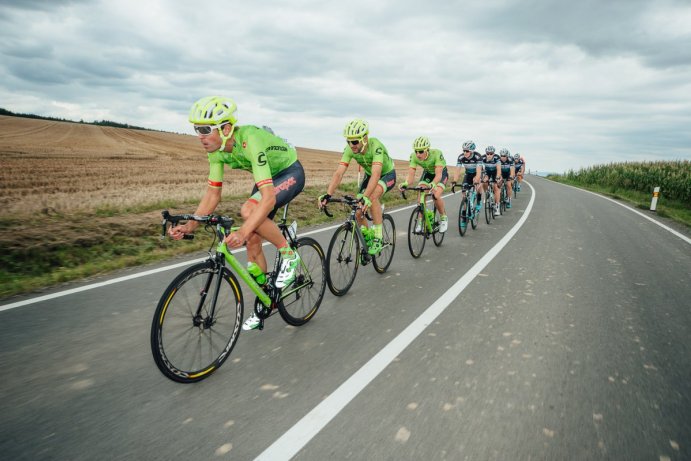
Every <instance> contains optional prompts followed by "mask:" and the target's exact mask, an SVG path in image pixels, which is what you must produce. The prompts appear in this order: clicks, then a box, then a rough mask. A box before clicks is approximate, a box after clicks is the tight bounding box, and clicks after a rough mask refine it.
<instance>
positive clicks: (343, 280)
mask: <svg viewBox="0 0 691 461" xmlns="http://www.w3.org/2000/svg"><path fill="white" fill-rule="evenodd" d="M327 203H343V204H344V206H345V207H346V209H348V208H349V209H350V212H349V214H348V217H347V218H346V220H345V222H344V223H343V224H341V225H340V226H338V229H336V232H334V235H333V237H331V241H330V242H329V248H328V250H327V251H326V261H327V264H326V267H327V270H326V282H327V285H328V286H329V290H330V291H331V293H333V294H334V295H335V296H343V295H344V294H346V293H347V292H348V290H350V287H351V286H353V282H354V281H355V275H356V274H357V270H358V266H359V265H360V264H362V265H363V266H366V265H367V264H369V263H370V262H371V263H372V265H373V266H374V270H375V271H377V272H378V273H380V274H383V273H384V272H386V270H387V269H388V268H389V266H390V265H391V260H392V259H393V254H394V251H395V249H396V226H395V224H394V221H393V218H392V217H391V215H388V214H386V213H384V216H383V218H384V219H383V222H382V250H381V252H380V253H379V254H377V255H375V256H372V255H370V254H369V253H368V250H369V247H370V245H371V243H372V239H373V238H374V235H373V229H372V228H371V221H372V218H371V216H370V215H369V214H368V213H365V217H366V219H367V220H368V224H370V226H368V227H367V228H365V229H362V228H361V227H360V226H359V225H358V222H357V219H356V214H357V210H358V209H360V207H361V205H362V204H361V202H360V200H359V199H357V198H355V197H353V196H350V195H345V196H343V197H341V198H335V197H330V198H329V199H328V200H327ZM322 211H323V212H324V214H326V215H327V216H328V217H330V218H332V217H333V214H331V213H330V212H329V210H328V208H327V207H326V206H323V207H322Z"/></svg>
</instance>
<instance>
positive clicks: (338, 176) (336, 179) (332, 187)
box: [326, 162, 348, 195]
mask: <svg viewBox="0 0 691 461" xmlns="http://www.w3.org/2000/svg"><path fill="white" fill-rule="evenodd" d="M347 169H348V164H347V163H343V162H341V163H339V165H338V168H336V171H335V172H334V175H333V177H332V178H331V183H329V187H327V188H326V193H327V194H329V195H333V193H334V192H336V188H337V187H338V185H339V184H341V181H342V180H343V175H344V174H345V172H346V170H347Z"/></svg>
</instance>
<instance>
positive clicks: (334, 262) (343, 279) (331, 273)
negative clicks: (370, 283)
mask: <svg viewBox="0 0 691 461" xmlns="http://www.w3.org/2000/svg"><path fill="white" fill-rule="evenodd" d="M354 225H356V224H351V223H350V222H347V223H345V224H342V225H341V226H340V227H339V228H338V229H336V232H335V233H334V235H333V237H331V242H329V249H328V251H327V253H326V263H327V264H326V281H327V283H328V285H329V290H330V291H331V293H333V294H334V295H335V296H343V295H344V294H346V293H347V292H348V290H349V289H350V287H351V286H352V285H353V282H354V281H355V274H357V269H358V265H359V264H360V241H359V240H358V238H357V235H355V232H353V228H352V226H354Z"/></svg>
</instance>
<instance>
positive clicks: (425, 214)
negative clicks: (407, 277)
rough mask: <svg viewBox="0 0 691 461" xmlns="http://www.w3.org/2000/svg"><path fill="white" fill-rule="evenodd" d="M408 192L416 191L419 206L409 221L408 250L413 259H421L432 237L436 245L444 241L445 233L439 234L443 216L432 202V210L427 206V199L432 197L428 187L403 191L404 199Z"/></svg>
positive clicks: (410, 188) (408, 188)
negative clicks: (426, 244)
mask: <svg viewBox="0 0 691 461" xmlns="http://www.w3.org/2000/svg"><path fill="white" fill-rule="evenodd" d="M406 190H411V191H415V192H417V193H418V195H417V206H416V207H415V208H413V212H412V213H411V214H410V220H409V221H408V249H409V250H410V254H411V255H412V256H413V258H419V257H420V255H421V254H422V250H424V249H425V242H426V241H427V239H428V238H430V237H432V240H433V241H434V244H435V245H436V246H440V245H441V243H442V241H444V235H445V232H439V222H440V221H441V215H440V214H439V210H437V206H436V205H434V201H433V202H432V207H431V209H430V208H428V207H429V205H427V197H428V196H429V197H431V196H432V189H429V188H427V187H406V188H405V189H402V190H401V195H402V196H403V198H404V199H407V197H406V196H405V192H406Z"/></svg>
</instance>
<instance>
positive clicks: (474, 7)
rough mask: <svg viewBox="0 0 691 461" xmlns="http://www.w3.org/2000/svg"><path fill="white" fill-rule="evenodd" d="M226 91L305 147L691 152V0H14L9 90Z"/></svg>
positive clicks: (53, 104)
mask: <svg viewBox="0 0 691 461" xmlns="http://www.w3.org/2000/svg"><path fill="white" fill-rule="evenodd" d="M211 94H220V95H225V96H230V97H232V98H234V99H235V101H236V102H237V104H238V107H239V111H238V115H239V120H240V122H239V123H240V124H255V125H268V126H271V127H272V128H273V129H274V131H276V132H277V133H278V134H280V135H281V136H283V137H285V138H287V139H288V140H289V141H290V142H292V143H293V144H295V145H298V146H304V147H312V148H319V149H328V150H337V151H341V150H342V149H343V146H344V141H343V137H342V130H343V126H344V125H345V123H346V122H347V121H348V120H350V119H352V118H364V119H365V120H367V121H368V122H369V124H370V133H371V134H370V135H371V136H374V137H377V138H379V139H380V140H381V141H382V142H383V143H384V145H385V146H387V148H388V149H389V152H390V154H391V155H392V156H393V157H395V158H408V156H409V154H410V152H411V143H412V141H413V139H414V138H415V137H417V136H420V135H427V136H429V137H430V138H431V141H432V145H433V147H437V148H440V149H441V150H442V151H443V152H444V153H445V155H446V157H447V159H455V158H456V156H457V155H458V154H459V152H460V146H461V144H462V143H463V141H464V140H466V139H472V140H474V141H475V142H476V143H477V145H478V150H483V151H484V147H485V146H487V145H488V144H492V145H494V146H496V147H497V148H500V147H506V148H508V149H509V150H510V151H511V152H512V153H515V152H520V153H522V154H523V155H524V156H525V157H526V161H527V163H528V166H529V167H530V168H531V169H533V170H535V169H538V170H540V171H556V172H562V171H565V170H567V169H569V168H580V167H582V166H588V165H592V164H597V163H607V162H611V161H626V160H632V161H633V160H656V159H691V1H689V0H684V1H674V0H665V1H639V0H580V1H577V2H570V1H565V0H564V1H558V0H555V1H547V0H533V1H531V0H482V1H470V0H467V1H453V0H447V1H444V0H427V1H422V2H420V1H414V2H413V1H392V0H378V1H373V0H362V1H361V0H349V1H338V2H328V1H324V0H316V1H312V0H290V1H278V0H270V1H261V0H255V1H230V0H229V1H211V0H209V1H204V2H193V1H189V0H179V1H173V0H171V1H153V0H139V1H131V0H117V1H112V0H111V1H100V0H74V1H68V0H45V1H41V0H21V1H7V0H0V107H3V108H5V109H8V110H11V111H13V112H24V113H35V114H40V115H47V116H55V117H65V118H69V119H74V120H80V119H83V120H85V121H92V120H101V119H107V120H113V121H117V122H122V123H130V124H133V125H139V126H144V127H148V128H154V129H160V130H168V131H176V132H182V133H190V134H191V133H192V130H191V127H190V125H189V123H188V122H187V115H188V111H189V107H190V106H191V104H192V103H193V102H194V101H195V100H196V99H198V98H200V97H202V96H207V95H211ZM453 163H455V162H453ZM335 166H336V165H334V167H335Z"/></svg>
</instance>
